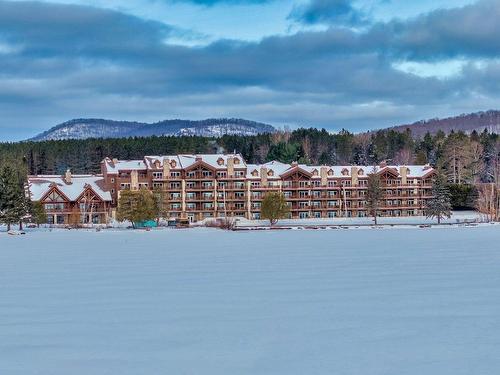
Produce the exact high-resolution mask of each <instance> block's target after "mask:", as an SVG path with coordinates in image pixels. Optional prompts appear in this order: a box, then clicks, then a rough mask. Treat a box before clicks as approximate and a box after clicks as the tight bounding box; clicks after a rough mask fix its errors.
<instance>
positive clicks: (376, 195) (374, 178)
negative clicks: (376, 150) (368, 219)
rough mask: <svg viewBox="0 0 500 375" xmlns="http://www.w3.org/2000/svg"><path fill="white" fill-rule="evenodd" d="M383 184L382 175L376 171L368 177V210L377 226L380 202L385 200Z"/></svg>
mask: <svg viewBox="0 0 500 375" xmlns="http://www.w3.org/2000/svg"><path fill="white" fill-rule="evenodd" d="M383 194H384V193H383V190H382V184H381V181H380V175H379V174H378V173H377V172H376V170H375V169H374V170H373V171H372V173H370V174H369V175H368V187H367V192H366V208H367V209H368V213H369V214H370V215H371V216H373V219H374V220H375V225H377V216H378V210H379V207H380V201H381V200H382V198H383Z"/></svg>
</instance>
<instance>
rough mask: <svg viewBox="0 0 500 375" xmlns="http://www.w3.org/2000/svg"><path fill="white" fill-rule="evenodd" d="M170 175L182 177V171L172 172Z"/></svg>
mask: <svg viewBox="0 0 500 375" xmlns="http://www.w3.org/2000/svg"><path fill="white" fill-rule="evenodd" d="M170 177H181V172H170Z"/></svg>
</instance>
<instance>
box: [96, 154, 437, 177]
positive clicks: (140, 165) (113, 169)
mask: <svg viewBox="0 0 500 375" xmlns="http://www.w3.org/2000/svg"><path fill="white" fill-rule="evenodd" d="M229 158H233V160H235V161H236V162H235V163H234V168H235V169H238V168H247V178H249V179H257V178H261V176H260V172H261V168H266V169H267V172H268V178H271V179H272V178H276V179H277V178H279V177H280V176H281V175H283V174H285V173H287V172H289V171H291V170H292V169H293V168H300V169H302V170H304V171H306V172H308V173H311V174H314V175H313V178H320V171H321V168H325V167H326V168H327V171H331V172H333V175H332V176H335V177H346V178H347V177H351V173H352V169H353V168H357V173H358V177H366V176H368V174H370V173H372V172H373V171H374V170H375V171H376V172H380V171H382V170H384V169H387V170H392V171H394V172H395V173H397V174H398V175H399V174H400V170H401V168H403V167H406V168H407V169H408V173H407V177H408V178H417V177H423V176H425V175H427V174H428V173H429V172H430V171H432V167H430V166H429V165H406V166H399V165H388V166H373V165H354V166H353V165H326V166H325V165H323V166H320V165H305V164H297V163H293V164H285V163H281V162H279V161H271V162H268V163H265V164H246V162H245V160H244V159H243V157H242V156H241V155H240V154H197V155H196V154H180V155H169V156H154V155H153V156H145V157H144V159H143V160H111V159H109V158H106V159H104V161H103V162H104V165H105V167H106V171H107V173H108V174H116V173H118V171H120V170H147V169H156V166H155V162H159V165H158V167H159V168H163V162H164V160H169V162H172V161H175V166H176V168H180V169H187V168H189V167H191V166H192V165H194V164H195V163H196V162H197V161H199V160H201V161H203V162H204V163H206V164H208V165H210V166H211V167H212V168H214V169H226V168H227V164H228V159H229ZM255 171H256V172H255ZM315 171H316V172H317V173H314V172H315Z"/></svg>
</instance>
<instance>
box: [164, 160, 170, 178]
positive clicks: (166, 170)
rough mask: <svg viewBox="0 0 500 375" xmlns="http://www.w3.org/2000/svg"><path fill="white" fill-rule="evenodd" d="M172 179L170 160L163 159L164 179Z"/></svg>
mask: <svg viewBox="0 0 500 375" xmlns="http://www.w3.org/2000/svg"><path fill="white" fill-rule="evenodd" d="M168 177H170V160H169V159H168V158H163V178H168Z"/></svg>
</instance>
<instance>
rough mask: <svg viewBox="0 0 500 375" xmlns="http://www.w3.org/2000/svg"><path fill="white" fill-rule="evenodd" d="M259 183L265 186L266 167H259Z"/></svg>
mask: <svg viewBox="0 0 500 375" xmlns="http://www.w3.org/2000/svg"><path fill="white" fill-rule="evenodd" d="M260 184H261V186H263V187H266V186H267V168H266V167H260Z"/></svg>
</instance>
